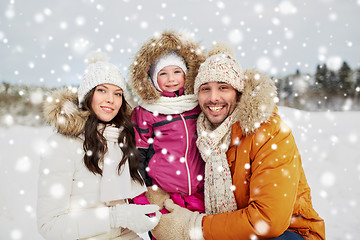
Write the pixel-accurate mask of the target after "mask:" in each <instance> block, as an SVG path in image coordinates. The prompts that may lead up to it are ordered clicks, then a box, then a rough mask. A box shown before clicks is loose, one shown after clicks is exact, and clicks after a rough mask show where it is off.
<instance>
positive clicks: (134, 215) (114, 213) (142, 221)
mask: <svg viewBox="0 0 360 240" xmlns="http://www.w3.org/2000/svg"><path fill="white" fill-rule="evenodd" d="M151 213H155V216H154V217H149V216H147V215H146V214H151ZM160 217H161V213H160V212H159V206H158V205H153V204H151V205H136V204H117V205H116V206H114V207H110V225H111V227H112V228H118V227H123V228H128V229H130V230H132V231H134V232H136V233H144V232H147V231H150V230H151V229H153V228H154V227H155V226H156V225H157V224H158V222H159V220H160Z"/></svg>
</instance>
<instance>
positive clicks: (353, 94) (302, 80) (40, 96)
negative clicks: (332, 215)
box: [0, 62, 360, 126]
mask: <svg viewBox="0 0 360 240" xmlns="http://www.w3.org/2000/svg"><path fill="white" fill-rule="evenodd" d="M272 79H273V80H274V82H275V84H276V86H277V88H278V98H279V102H278V103H277V104H278V105H279V106H286V107H291V108H295V109H299V110H304V111H312V112H313V111H323V112H324V111H359V110H360V96H359V95H360V68H358V69H351V68H350V67H349V65H348V64H347V63H346V62H343V64H342V66H341V67H340V68H339V69H338V70H333V69H330V68H329V67H328V66H327V65H326V64H322V65H318V66H317V67H316V71H315V74H304V73H301V72H300V71H296V73H294V74H291V75H288V76H281V77H273V78H272ZM52 90H53V88H47V87H44V86H27V85H12V84H10V83H8V82H6V81H3V82H0V126H11V125H14V124H17V125H26V126H39V125H43V124H44V120H43V117H42V108H41V105H42V102H43V101H44V100H45V99H46V98H47V96H48V95H49V93H50V92H51V91H52Z"/></svg>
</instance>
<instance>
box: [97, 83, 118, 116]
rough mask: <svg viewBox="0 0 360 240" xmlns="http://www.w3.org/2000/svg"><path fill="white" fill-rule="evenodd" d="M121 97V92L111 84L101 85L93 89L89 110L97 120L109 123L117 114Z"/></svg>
mask: <svg viewBox="0 0 360 240" xmlns="http://www.w3.org/2000/svg"><path fill="white" fill-rule="evenodd" d="M122 95H123V90H122V89H121V88H120V87H118V86H116V85H113V84H101V85H98V86H97V87H96V88H95V89H94V91H93V96H92V101H91V108H92V109H93V111H94V113H95V114H96V116H97V117H98V118H99V120H101V121H103V122H109V121H111V120H112V119H113V118H114V117H115V116H116V115H117V114H118V112H119V110H120V107H121V105H122Z"/></svg>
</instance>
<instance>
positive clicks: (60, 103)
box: [43, 88, 89, 137]
mask: <svg viewBox="0 0 360 240" xmlns="http://www.w3.org/2000/svg"><path fill="white" fill-rule="evenodd" d="M43 112H44V118H45V120H46V122H48V123H49V124H51V125H54V126H55V128H56V130H57V132H58V133H61V134H64V135H66V136H72V137H76V136H79V134H81V133H82V132H83V131H84V126H85V122H86V120H87V118H88V116H89V112H87V111H82V110H81V109H79V107H78V97H77V94H76V93H74V92H72V91H70V90H69V89H67V88H61V89H58V90H55V91H53V92H52V93H51V101H45V102H44V105H43Z"/></svg>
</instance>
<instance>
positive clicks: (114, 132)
mask: <svg viewBox="0 0 360 240" xmlns="http://www.w3.org/2000/svg"><path fill="white" fill-rule="evenodd" d="M100 127H102V128H103V126H100ZM120 131H121V130H120V129H119V128H116V127H114V126H107V127H106V128H105V130H104V133H103V134H104V137H105V139H106V142H107V147H108V151H107V152H106V153H105V156H104V164H103V172H102V173H103V175H102V178H101V182H100V199H101V201H102V202H110V201H113V200H120V199H127V198H134V197H136V196H138V195H140V194H142V193H143V192H146V187H145V185H141V184H140V183H138V182H135V181H134V180H133V179H131V176H130V170H129V163H128V161H126V162H125V164H124V165H123V166H122V167H121V170H120V172H121V174H120V175H119V173H118V164H119V162H120V161H121V159H122V156H123V152H122V150H121V149H120V146H119V143H118V137H119V134H120Z"/></svg>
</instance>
